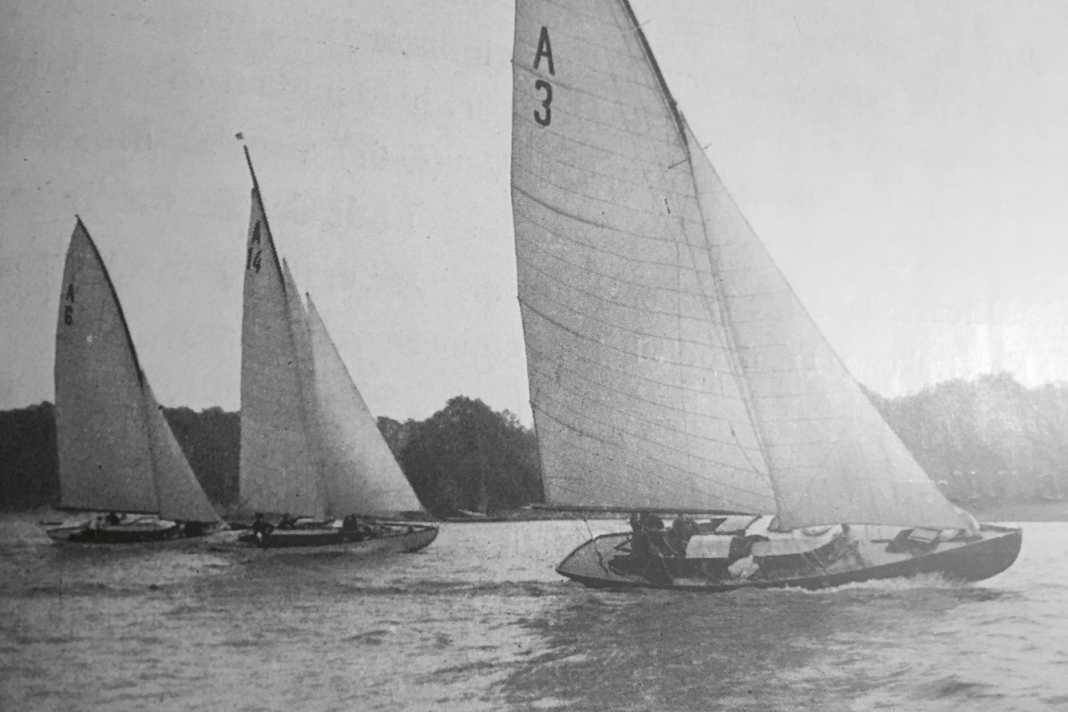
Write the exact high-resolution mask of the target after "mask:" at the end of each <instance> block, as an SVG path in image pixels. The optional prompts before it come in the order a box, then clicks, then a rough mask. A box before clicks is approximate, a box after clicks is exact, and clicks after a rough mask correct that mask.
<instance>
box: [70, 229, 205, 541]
mask: <svg viewBox="0 0 1068 712" xmlns="http://www.w3.org/2000/svg"><path fill="white" fill-rule="evenodd" d="M55 389H56V396H55V397H56V441H57V450H58V453H59V478H60V504H61V506H63V507H67V508H72V509H87V510H111V511H124V512H143V513H151V514H159V515H160V516H162V517H164V518H168V519H177V520H185V521H201V522H209V521H216V520H218V515H217V514H216V513H215V510H214V509H213V508H212V507H211V504H210V503H209V502H208V500H207V497H206V496H205V495H204V492H203V490H202V489H201V488H200V485H199V483H198V482H197V480H196V477H195V476H194V475H193V471H192V469H191V468H190V467H189V463H188V461H187V460H186V459H185V456H184V455H182V452H181V450H180V448H179V447H178V443H177V441H175V439H174V434H173V433H172V432H171V429H170V426H169V425H168V424H167V422H166V420H165V419H164V417H163V413H162V412H161V411H160V407H159V404H158V403H157V402H156V400H155V396H154V395H153V394H152V390H151V388H150V387H149V385H148V382H147V380H146V379H145V377H144V374H143V373H142V372H141V368H140V364H139V363H138V359H137V353H136V351H135V349H134V345H133V341H132V339H131V338H130V333H129V329H128V327H127V325H126V319H125V316H124V315H123V313H122V307H121V305H120V304H119V300H118V296H117V295H116V293H115V289H114V286H113V285H112V283H111V278H110V277H109V276H108V273H107V269H106V268H105V266H104V263H103V260H102V259H101V257H100V253H99V252H98V251H97V249H96V246H95V245H94V244H93V241H92V238H90V236H89V233H88V231H87V230H86V229H85V226H84V225H83V224H82V222H81V220H78V222H77V224H76V225H75V228H74V232H73V234H72V235H71V242H70V247H69V248H68V250H67V259H66V264H65V266H64V271H63V285H62V290H61V293H60V305H59V318H58V324H57V328H56V360H55Z"/></svg>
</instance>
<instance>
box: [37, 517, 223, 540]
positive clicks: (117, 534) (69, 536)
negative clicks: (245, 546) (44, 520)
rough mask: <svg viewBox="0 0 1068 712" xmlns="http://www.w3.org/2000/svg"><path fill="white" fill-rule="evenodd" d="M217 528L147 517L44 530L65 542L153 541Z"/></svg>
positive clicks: (185, 536) (190, 535)
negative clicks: (194, 528) (192, 528)
mask: <svg viewBox="0 0 1068 712" xmlns="http://www.w3.org/2000/svg"><path fill="white" fill-rule="evenodd" d="M213 531H215V528H214V527H212V526H210V525H209V526H205V527H204V528H202V529H200V530H199V531H198V532H197V533H195V534H193V533H191V531H190V530H187V529H186V527H185V526H184V525H182V524H179V523H177V522H171V521H166V520H160V519H154V518H144V519H138V520H134V521H132V522H128V523H122V524H108V525H104V526H102V527H99V528H97V527H93V526H90V522H88V521H87V522H80V523H78V524H70V525H60V526H53V527H49V528H46V529H45V534H47V535H48V537H49V538H50V539H52V541H55V542H59V543H64V544H108V545H122V544H151V543H158V542H165V541H173V540H175V539H189V538H193V537H200V536H205V535H207V534H210V533H212V532H213Z"/></svg>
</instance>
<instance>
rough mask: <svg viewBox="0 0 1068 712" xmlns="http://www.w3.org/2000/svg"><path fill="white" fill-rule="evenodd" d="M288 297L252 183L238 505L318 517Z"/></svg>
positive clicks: (319, 500) (297, 325)
mask: <svg viewBox="0 0 1068 712" xmlns="http://www.w3.org/2000/svg"><path fill="white" fill-rule="evenodd" d="M294 298H295V300H296V305H297V306H296V307H294V306H293V303H291V301H290V299H289V298H288V296H287V290H286V285H285V280H284V277H283V274H282V267H281V264H280V262H279V258H278V255H277V252H276V251H275V246H274V239H273V237H272V236H271V230H270V227H269V225H268V223H267V218H266V214H265V212H264V209H263V202H262V200H261V197H260V193H259V188H258V186H254V187H253V189H252V213H251V218H250V220H249V231H248V242H247V251H246V254H245V287H244V315H243V320H242V325H241V462H240V474H239V479H240V491H241V506H242V509H244V510H245V511H246V512H247V511H262V512H273V513H276V514H277V513H287V512H288V513H291V514H294V515H306V516H313V517H322V516H323V515H324V514H325V507H324V501H323V493H322V491H321V488H320V486H319V477H318V472H317V469H316V467H315V461H314V454H313V450H312V444H311V442H310V436H309V432H308V427H307V426H308V421H307V413H306V408H307V397H306V396H305V393H304V391H303V389H302V381H301V369H302V368H306V366H305V365H304V364H305V363H306V360H302V359H301V356H300V351H301V350H302V349H301V345H300V343H301V342H300V339H301V335H300V333H299V330H300V329H302V328H303V320H302V319H299V318H295V317H294V312H295V310H296V309H297V308H299V307H300V305H299V294H295V295H294Z"/></svg>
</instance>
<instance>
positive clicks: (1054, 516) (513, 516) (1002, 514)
mask: <svg viewBox="0 0 1068 712" xmlns="http://www.w3.org/2000/svg"><path fill="white" fill-rule="evenodd" d="M964 509H967V510H968V511H969V512H971V513H972V514H973V515H974V516H975V518H976V519H978V520H979V521H981V522H1068V500H1065V501H1061V502H1005V503H1002V504H999V505H996V506H994V505H989V504H986V505H984V504H975V505H967V504H966V505H964ZM0 514H8V515H20V516H19V518H23V517H25V518H29V519H44V520H60V519H63V518H65V517H70V516H77V515H71V514H69V513H66V512H60V511H57V510H55V509H53V508H51V507H48V506H44V507H36V508H34V509H29V510H26V509H21V510H13V509H11V510H0ZM628 516H629V515H628V513H627V512H558V511H554V510H552V509H542V508H540V507H539V508H526V507H524V508H521V509H514V510H511V511H502V512H491V513H490V515H489V517H488V518H487V519H477V518H472V519H469V520H463V519H459V518H457V519H451V520H447V521H449V522H450V523H472V524H478V523H483V522H486V523H489V522H500V521H508V522H525V521H539V520H545V519H591V520H592V519H620V520H624V519H626V518H627V517H628Z"/></svg>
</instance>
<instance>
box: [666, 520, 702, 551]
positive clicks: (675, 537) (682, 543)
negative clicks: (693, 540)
mask: <svg viewBox="0 0 1068 712" xmlns="http://www.w3.org/2000/svg"><path fill="white" fill-rule="evenodd" d="M696 532H697V524H696V523H695V522H694V521H693V520H692V519H690V518H689V517H687V516H686V515H685V514H678V515H676V516H675V521H673V522H672V523H671V529H670V530H669V531H668V533H667V536H666V537H665V539H666V543H667V545H668V548H669V549H670V550H671V553H672V554H674V555H675V556H686V544H687V543H688V542H689V541H690V537H691V536H693V535H694V534H695V533H696Z"/></svg>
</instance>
